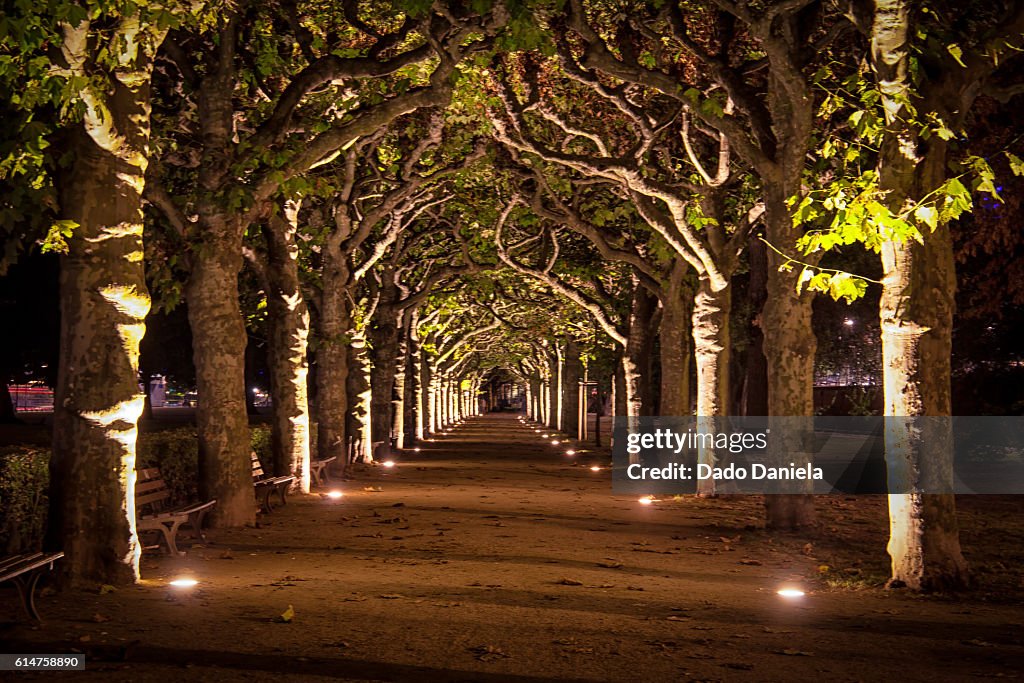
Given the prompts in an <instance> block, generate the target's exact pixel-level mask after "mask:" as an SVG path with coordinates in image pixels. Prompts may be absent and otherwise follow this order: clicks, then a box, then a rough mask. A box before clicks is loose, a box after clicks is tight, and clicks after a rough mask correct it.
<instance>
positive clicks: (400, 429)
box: [391, 312, 412, 450]
mask: <svg viewBox="0 0 1024 683" xmlns="http://www.w3.org/2000/svg"><path fill="white" fill-rule="evenodd" d="M411 319H412V313H411V312H407V313H406V314H404V315H402V325H401V327H400V329H399V333H398V334H399V336H398V358H397V359H396V361H395V390H394V401H393V402H392V407H391V416H392V417H391V433H392V434H393V435H394V439H395V448H397V449H399V450H402V449H404V448H405V447H406V444H407V442H408V436H407V432H406V424H407V423H409V422H411V419H410V417H411V415H410V414H409V404H410V400H411V396H410V393H411V391H410V389H409V388H408V387H407V384H408V383H409V380H410V379H411V378H410V372H409V327H410V325H411V324H412V322H411Z"/></svg>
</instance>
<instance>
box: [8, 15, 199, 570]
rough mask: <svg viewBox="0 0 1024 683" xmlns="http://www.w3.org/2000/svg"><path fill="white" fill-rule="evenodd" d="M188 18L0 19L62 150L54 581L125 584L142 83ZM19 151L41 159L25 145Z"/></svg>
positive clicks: (56, 234)
mask: <svg viewBox="0 0 1024 683" xmlns="http://www.w3.org/2000/svg"><path fill="white" fill-rule="evenodd" d="M198 7H201V5H197V6H196V7H179V6H176V5H171V6H167V7H164V6H161V7H152V8H151V7H140V6H138V5H135V4H132V3H113V4H109V3H108V4H104V5H94V4H91V3H90V4H87V5H84V6H83V5H80V4H77V3H56V4H52V5H47V6H45V7H34V6H31V4H24V5H20V6H16V7H13V8H11V9H12V12H11V15H10V16H9V18H8V17H5V19H7V22H6V26H7V28H8V30H7V31H5V33H4V37H3V38H2V40H3V41H4V43H5V45H4V47H5V52H9V53H11V54H13V55H16V64H13V65H9V66H13V67H14V68H11V69H8V70H7V71H6V72H5V73H6V74H7V75H8V76H7V77H9V75H10V74H19V77H20V78H23V79H26V80H25V81H23V82H22V83H21V87H22V88H35V89H37V92H36V95H35V96H34V99H33V97H28V98H26V97H19V98H18V100H17V101H18V102H19V104H18V105H17V106H18V107H20V108H21V109H22V110H23V111H32V110H35V109H37V108H39V109H45V108H46V107H53V108H54V109H53V110H56V111H59V114H58V115H57V116H47V115H46V114H44V116H42V117H41V118H40V120H41V121H50V122H52V123H54V124H55V125H58V126H59V130H58V131H55V132H54V136H55V137H56V138H59V141H60V148H61V149H63V150H65V151H70V152H71V154H70V155H69V156H70V158H71V162H70V164H69V165H68V166H64V167H60V166H58V165H57V164H56V163H54V164H53V165H51V166H50V167H49V168H50V170H51V171H53V175H52V180H53V187H54V189H55V195H54V196H55V202H54V204H53V206H54V207H55V211H56V213H57V216H56V217H57V218H58V220H57V222H55V223H54V224H53V228H52V229H51V231H50V234H49V236H48V239H47V246H48V247H50V248H56V249H58V250H59V251H61V252H62V256H61V276H60V300H61V310H62V318H61V335H60V336H61V349H60V362H59V365H60V369H59V374H58V380H57V389H56V395H55V415H54V440H53V444H54V445H53V456H52V459H51V463H50V472H51V480H52V481H51V487H50V496H49V497H50V501H51V514H50V518H49V525H50V534H49V540H48V543H49V544H51V545H52V546H54V547H60V548H62V549H63V550H64V552H65V556H66V558H67V560H66V561H65V562H63V563H62V564H61V569H62V571H63V572H64V573H65V574H66V576H67V577H68V578H69V579H70V580H71V581H72V582H89V581H103V582H107V583H119V582H129V581H133V580H135V579H137V578H138V571H139V568H138V562H139V555H140V554H141V548H140V546H139V542H138V538H137V536H136V533H135V438H136V434H137V423H138V419H139V416H140V415H141V413H142V409H143V405H144V402H145V396H144V394H143V393H141V392H140V391H139V385H138V371H139V365H138V363H139V343H140V342H141V340H142V337H143V334H144V332H145V322H144V321H145V317H146V314H147V313H148V311H149V308H150V298H149V292H148V291H147V288H146V282H145V273H144V266H143V247H142V192H143V188H144V186H145V173H146V168H147V166H148V163H149V158H148V147H149V140H150V88H151V78H152V72H153V61H154V58H155V54H156V51H157V49H158V48H159V46H160V44H161V43H162V41H163V40H164V37H165V35H166V33H167V30H168V29H169V27H170V26H171V25H172V24H174V23H178V22H179V21H180V20H181V18H182V16H183V15H184V16H188V15H191V14H192V13H194V12H196V11H197V9H198ZM50 46H53V47H54V48H55V49H54V50H49V49H48V48H49V47H50ZM7 77H5V80H6V78H7ZM53 110H51V113H52V111H53ZM34 131H35V135H37V136H40V137H41V136H42V135H43V134H45V133H47V132H49V131H47V130H46V128H45V126H41V127H39V126H37V127H36V128H34ZM21 132H22V133H23V134H26V135H25V137H30V136H28V135H27V132H28V131H26V130H25V129H23V130H22V131H21ZM32 149H34V150H35V151H36V152H38V151H39V150H42V149H44V147H43V146H42V145H41V144H40V143H39V141H38V138H37V140H36V142H35V147H34V148H32Z"/></svg>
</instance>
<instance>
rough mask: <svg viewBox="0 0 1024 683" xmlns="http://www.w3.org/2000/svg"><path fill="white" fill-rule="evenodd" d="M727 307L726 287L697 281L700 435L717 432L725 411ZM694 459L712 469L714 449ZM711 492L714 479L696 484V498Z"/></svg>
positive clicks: (704, 450) (729, 301)
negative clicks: (720, 287)
mask: <svg viewBox="0 0 1024 683" xmlns="http://www.w3.org/2000/svg"><path fill="white" fill-rule="evenodd" d="M731 307H732V290H731V288H730V287H728V286H726V287H725V288H723V289H721V290H718V291H715V289H714V287H713V286H712V284H711V282H710V281H709V280H708V279H707V278H702V279H701V280H700V283H699V286H698V289H697V296H696V297H695V299H694V305H693V342H694V354H695V356H696V358H697V423H698V431H700V432H702V433H717V432H718V426H717V418H719V417H722V416H725V415H727V414H728V412H729V363H730V357H729V356H730V353H729V351H730V348H731V340H730V335H729V312H730V309H731ZM697 460H698V462H700V463H704V464H707V465H711V466H714V465H715V463H716V462H717V454H716V453H715V449H714V448H706V447H703V446H702V447H701V448H700V450H699V452H698V454H697ZM714 492H715V481H714V479H710V478H708V479H701V480H699V481H698V483H697V493H698V494H699V495H712V494H714Z"/></svg>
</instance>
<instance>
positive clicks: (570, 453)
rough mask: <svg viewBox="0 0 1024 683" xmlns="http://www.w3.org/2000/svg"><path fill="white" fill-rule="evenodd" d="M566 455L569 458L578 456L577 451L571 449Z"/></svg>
mask: <svg viewBox="0 0 1024 683" xmlns="http://www.w3.org/2000/svg"><path fill="white" fill-rule="evenodd" d="M565 454H566V455H568V456H569V457H572V456H574V455H576V451H574V450H573V449H571V448H570V449H569V450H567V451H566V452H565Z"/></svg>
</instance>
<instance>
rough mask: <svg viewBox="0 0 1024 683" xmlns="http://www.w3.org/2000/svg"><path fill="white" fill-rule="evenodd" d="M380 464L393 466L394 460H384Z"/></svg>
mask: <svg viewBox="0 0 1024 683" xmlns="http://www.w3.org/2000/svg"><path fill="white" fill-rule="evenodd" d="M381 466H382V467H394V466H395V461H394V460H385V461H384V462H382V463H381Z"/></svg>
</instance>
